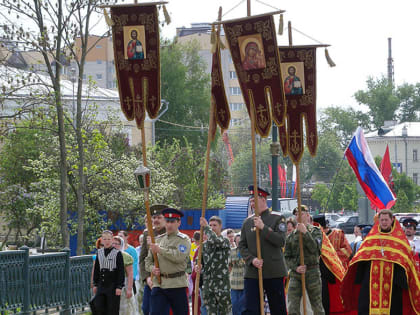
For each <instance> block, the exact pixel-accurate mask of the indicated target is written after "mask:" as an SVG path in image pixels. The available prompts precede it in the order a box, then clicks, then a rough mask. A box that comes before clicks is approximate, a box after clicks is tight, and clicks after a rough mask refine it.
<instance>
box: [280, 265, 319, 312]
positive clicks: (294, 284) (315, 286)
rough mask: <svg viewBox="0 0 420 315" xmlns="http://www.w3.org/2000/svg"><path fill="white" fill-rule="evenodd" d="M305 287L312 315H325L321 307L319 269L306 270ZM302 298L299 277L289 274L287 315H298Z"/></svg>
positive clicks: (296, 274) (298, 275)
mask: <svg viewBox="0 0 420 315" xmlns="http://www.w3.org/2000/svg"><path fill="white" fill-rule="evenodd" d="M305 286H306V292H307V293H308V297H309V301H310V302H311V307H312V311H313V313H314V315H325V311H324V308H323V307H322V285H321V272H320V271H319V268H314V269H309V270H306V274H305ZM301 298H302V282H301V275H300V274H299V273H297V272H294V271H292V272H291V273H290V282H289V290H288V292H287V300H288V303H287V307H288V311H289V315H300V314H301V312H300V301H301Z"/></svg>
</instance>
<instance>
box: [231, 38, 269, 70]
mask: <svg viewBox="0 0 420 315" xmlns="http://www.w3.org/2000/svg"><path fill="white" fill-rule="evenodd" d="M238 43H239V47H240V52H241V62H242V68H243V69H244V70H254V69H264V68H265V65H266V62H265V56H264V48H263V47H264V46H263V44H262V39H261V34H251V35H246V36H240V37H238Z"/></svg>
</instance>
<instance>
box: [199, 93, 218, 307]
mask: <svg viewBox="0 0 420 315" xmlns="http://www.w3.org/2000/svg"><path fill="white" fill-rule="evenodd" d="M214 108H215V104H214V100H213V98H212V101H211V105H210V120H209V121H210V122H209V133H208V136H207V150H206V164H205V168H204V186H203V200H202V203H201V217H203V218H204V217H205V215H206V207H207V185H208V178H209V164H210V150H211V146H210V145H211V141H212V139H211V138H212V135H211V132H212V130H213V128H215V126H214V124H215V121H214ZM202 253H203V227H202V226H201V225H200V245H199V247H198V257H197V265H198V266H201V258H202V257H201V255H202ZM199 285H200V272H197V275H196V278H195V287H194V295H195V296H194V315H197V314H198V296H199V292H198V289H199Z"/></svg>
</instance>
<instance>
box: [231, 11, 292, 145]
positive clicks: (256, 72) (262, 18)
mask: <svg viewBox="0 0 420 315" xmlns="http://www.w3.org/2000/svg"><path fill="white" fill-rule="evenodd" d="M223 28H224V30H225V33H226V38H227V41H228V44H229V48H230V53H231V56H232V61H233V63H234V65H235V69H236V73H237V76H238V80H239V84H240V86H241V90H242V93H243V98H244V100H245V103H246V106H247V109H248V114H251V112H250V110H251V109H253V110H254V114H255V115H254V117H255V130H256V132H257V133H258V134H259V135H260V136H262V137H267V136H268V135H269V132H270V129H271V123H272V120H274V122H275V123H276V124H277V125H278V126H281V125H282V124H283V123H284V118H285V114H286V100H285V97H284V90H283V84H282V74H281V69H280V56H279V51H278V49H277V38H276V31H275V26H274V20H273V13H267V14H263V15H259V16H254V17H247V18H242V19H237V20H231V21H224V22H223Z"/></svg>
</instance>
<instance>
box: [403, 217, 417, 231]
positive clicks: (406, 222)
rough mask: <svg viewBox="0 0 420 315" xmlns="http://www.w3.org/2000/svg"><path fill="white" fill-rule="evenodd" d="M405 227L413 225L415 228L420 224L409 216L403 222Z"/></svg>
mask: <svg viewBox="0 0 420 315" xmlns="http://www.w3.org/2000/svg"><path fill="white" fill-rule="evenodd" d="M402 224H403V225H404V226H405V227H410V226H411V227H413V228H414V229H416V228H417V225H418V224H419V223H418V222H417V221H416V220H415V219H413V218H407V219H405V220H404V221H403V223H402Z"/></svg>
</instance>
